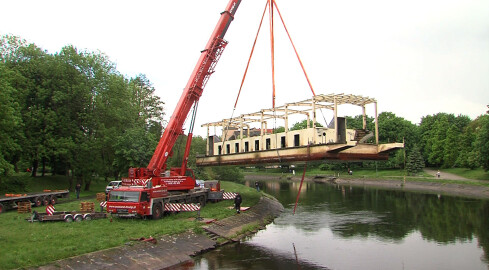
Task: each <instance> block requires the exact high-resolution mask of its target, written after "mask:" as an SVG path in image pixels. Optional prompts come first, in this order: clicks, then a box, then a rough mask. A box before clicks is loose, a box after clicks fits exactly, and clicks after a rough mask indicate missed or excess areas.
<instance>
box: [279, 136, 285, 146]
mask: <svg viewBox="0 0 489 270" xmlns="http://www.w3.org/2000/svg"><path fill="white" fill-rule="evenodd" d="M280 147H281V148H285V147H286V146H285V136H282V137H281V138H280Z"/></svg>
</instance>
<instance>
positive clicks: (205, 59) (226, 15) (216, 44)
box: [129, 0, 241, 190]
mask: <svg viewBox="0 0 489 270" xmlns="http://www.w3.org/2000/svg"><path fill="white" fill-rule="evenodd" d="M240 3H241V0H230V1H229V3H228V4H227V6H226V9H225V10H224V11H223V12H222V13H221V17H220V19H219V21H218V23H217V25H216V27H215V29H214V31H213V32H212V35H211V37H210V38H209V41H208V42H207V45H206V46H205V49H204V50H203V51H202V52H201V55H200V58H199V60H198V61H197V64H196V66H195V68H194V70H193V72H192V74H191V75H190V78H189V80H188V82H187V85H186V86H185V89H184V90H183V93H182V96H181V97H180V100H179V101H178V104H177V106H176V107H175V111H174V112H173V115H172V116H171V118H170V122H169V123H168V125H167V127H166V128H165V131H164V132H163V135H162V136H161V138H160V141H159V143H158V146H157V147H156V150H155V152H154V154H153V157H152V158H151V161H150V162H149V164H148V167H147V168H130V169H129V178H132V179H149V178H153V181H152V182H153V184H157V183H155V182H160V181H155V180H157V179H159V180H163V182H165V184H166V185H167V187H168V190H186V189H192V188H194V186H195V179H194V178H193V179H192V178H191V177H185V172H186V166H187V159H188V154H189V150H190V143H191V141H192V131H191V130H190V132H189V134H188V139H187V145H186V149H185V153H184V157H183V162H182V167H181V168H172V169H171V173H170V176H168V175H166V176H165V177H160V176H161V175H160V174H161V172H164V171H166V166H167V165H166V162H167V160H168V158H169V157H170V156H171V155H172V148H173V146H174V145H175V142H176V140H177V138H178V136H180V135H181V134H183V125H184V122H185V119H186V118H187V116H188V113H189V112H190V109H191V108H192V106H193V105H194V104H197V102H198V100H199V98H200V96H201V95H202V92H203V90H204V87H205V85H206V83H207V81H208V80H209V77H210V75H211V74H212V73H213V72H214V68H215V66H216V64H217V62H218V61H219V58H220V56H221V54H222V52H223V50H224V48H225V47H226V45H227V42H226V41H225V40H224V39H223V38H224V35H225V34H226V31H227V30H228V28H229V25H230V24H231V22H232V20H233V19H234V14H235V13H236V10H237V9H238V6H239V4H240ZM183 178H185V179H183ZM177 179H178V180H177ZM158 184H159V183H158Z"/></svg>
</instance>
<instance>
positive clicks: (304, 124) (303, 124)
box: [284, 119, 322, 130]
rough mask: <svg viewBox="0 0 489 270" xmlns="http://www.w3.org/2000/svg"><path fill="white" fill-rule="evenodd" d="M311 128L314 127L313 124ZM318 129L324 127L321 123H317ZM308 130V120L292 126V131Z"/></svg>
mask: <svg viewBox="0 0 489 270" xmlns="http://www.w3.org/2000/svg"><path fill="white" fill-rule="evenodd" d="M310 127H312V122H311V123H310ZM316 127H322V125H321V123H318V122H316ZM306 128H307V119H306V120H303V121H301V122H297V123H295V124H294V125H292V127H291V128H290V130H301V129H306ZM284 130H285V129H284Z"/></svg>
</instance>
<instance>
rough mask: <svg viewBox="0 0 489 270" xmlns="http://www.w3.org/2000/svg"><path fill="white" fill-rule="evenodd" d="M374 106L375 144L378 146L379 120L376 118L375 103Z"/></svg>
mask: <svg viewBox="0 0 489 270" xmlns="http://www.w3.org/2000/svg"><path fill="white" fill-rule="evenodd" d="M374 105H375V143H376V144H379V118H378V116H377V102H375V103H374Z"/></svg>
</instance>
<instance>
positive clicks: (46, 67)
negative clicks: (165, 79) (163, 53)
mask: <svg viewBox="0 0 489 270" xmlns="http://www.w3.org/2000/svg"><path fill="white" fill-rule="evenodd" d="M0 89H1V91H0V181H1V179H2V177H5V176H8V175H10V174H12V173H13V172H14V171H17V172H18V171H24V170H30V171H31V174H32V176H36V175H37V174H38V172H39V173H40V174H41V175H44V174H45V173H46V172H48V171H49V172H50V173H53V174H63V175H70V176H73V178H74V179H75V181H79V182H84V183H85V189H88V188H89V186H90V181H91V179H93V178H94V177H95V176H97V177H99V176H101V177H105V178H106V179H107V178H109V177H114V178H117V177H119V176H120V175H121V174H125V173H126V172H127V169H128V168H129V167H141V166H146V165H147V164H148V162H149V160H150V159H151V156H152V154H153V152H154V149H155V148H156V145H157V143H158V141H159V138H160V137H161V134H162V131H163V117H164V110H163V109H164V102H163V101H162V100H160V98H159V97H158V96H156V95H155V89H154V87H153V86H152V83H151V82H150V81H149V79H148V78H146V76H145V75H143V74H140V75H138V76H136V77H133V78H127V77H126V76H124V75H122V74H121V73H120V72H119V71H118V70H117V68H116V65H115V63H113V62H111V61H110V60H109V59H108V57H107V56H106V55H104V54H102V53H98V52H89V51H84V50H79V49H77V48H76V47H74V46H71V45H70V46H65V47H63V48H62V49H61V50H60V52H57V53H54V54H50V53H48V52H46V51H44V50H42V49H41V48H39V47H37V46H36V45H35V44H31V43H27V42H26V41H25V40H22V39H21V38H19V37H15V36H2V37H1V38H0ZM378 121H379V141H380V142H381V143H388V142H402V141H403V140H404V141H405V145H406V148H405V152H404V151H397V152H395V153H394V154H393V155H392V157H391V159H390V160H389V161H388V162H386V163H385V164H384V166H385V167H392V168H397V167H401V168H403V167H404V164H405V160H406V158H405V155H407V156H408V157H409V155H410V154H411V153H415V152H416V151H418V152H419V153H420V154H419V155H420V156H421V157H419V158H418V159H421V160H422V162H423V163H424V164H426V165H427V166H431V167H440V168H441V167H446V168H448V167H467V168H478V167H481V166H482V167H483V168H484V169H485V170H488V169H489V114H485V115H481V116H479V117H477V118H476V119H474V120H472V119H470V118H469V117H468V116H464V115H458V116H454V115H453V114H446V113H438V114H436V115H428V116H425V117H423V118H422V119H421V122H420V124H419V125H418V124H413V123H411V122H410V121H408V120H406V119H404V118H402V117H398V116H396V115H395V114H393V113H391V112H383V113H381V114H379V116H378ZM296 125H297V126H296V127H293V128H300V127H301V123H297V124H296ZM347 125H348V128H355V129H361V128H362V116H361V115H358V116H354V117H347ZM367 129H369V130H374V120H373V119H372V118H370V117H369V118H368V119H367ZM184 142H185V138H182V140H179V141H178V142H177V144H176V146H175V147H174V150H173V152H174V156H173V158H171V159H170V160H169V165H170V166H178V165H180V164H179V163H180V162H181V156H182V155H183V149H184V147H185V143H184ZM196 153H202V154H203V153H205V139H203V138H201V137H196V138H194V140H193V144H192V150H191V156H190V159H189V165H190V166H191V167H194V166H195V158H194V157H195V155H196ZM48 169H49V170H48ZM233 171H234V169H233ZM73 178H70V188H71V186H72V185H73Z"/></svg>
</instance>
